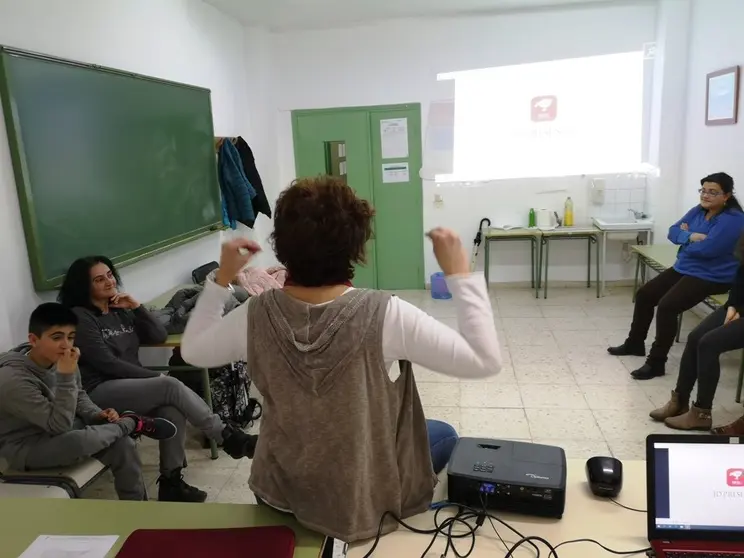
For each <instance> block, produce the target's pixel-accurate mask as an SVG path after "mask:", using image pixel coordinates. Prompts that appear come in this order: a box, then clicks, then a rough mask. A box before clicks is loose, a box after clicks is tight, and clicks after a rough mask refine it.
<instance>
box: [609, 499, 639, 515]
mask: <svg viewBox="0 0 744 558" xmlns="http://www.w3.org/2000/svg"><path fill="white" fill-rule="evenodd" d="M610 502H612V503H613V504H617V505H618V506H620V507H621V508H625V509H626V510H629V511H632V512H638V513H647V512H646V510H641V509H638V508H631V507H630V506H626V505H625V504H621V503H620V502H618V501H617V500H615V499H614V498H610Z"/></svg>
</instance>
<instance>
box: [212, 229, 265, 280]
mask: <svg viewBox="0 0 744 558" xmlns="http://www.w3.org/2000/svg"><path fill="white" fill-rule="evenodd" d="M260 251H261V246H259V245H258V243H257V242H254V241H253V240H248V239H247V238H236V239H233V240H231V241H229V242H225V243H224V244H223V245H222V253H221V254H220V268H219V269H218V270H217V274H216V275H215V279H214V282H215V283H217V284H218V285H220V286H222V287H227V286H228V285H229V284H230V283H232V280H233V279H235V276H236V275H237V274H238V273H240V271H241V270H242V269H243V268H244V267H245V266H246V265H248V262H250V261H251V260H252V259H253V257H254V256H255V255H256V254H258V253H259V252H260Z"/></svg>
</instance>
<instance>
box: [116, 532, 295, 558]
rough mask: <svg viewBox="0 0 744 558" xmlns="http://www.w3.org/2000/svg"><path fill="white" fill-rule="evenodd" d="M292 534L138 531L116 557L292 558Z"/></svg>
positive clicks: (293, 536)
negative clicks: (217, 557) (215, 557)
mask: <svg viewBox="0 0 744 558" xmlns="http://www.w3.org/2000/svg"><path fill="white" fill-rule="evenodd" d="M294 547H295V535H294V531H292V529H290V528H289V527H284V526H279V527H247V528H243V529H165V530H161V529H153V530H150V529H139V530H137V531H134V532H133V533H132V534H131V535H129V537H128V538H127V540H126V542H125V543H124V546H122V547H121V550H120V551H119V553H118V554H117V555H116V556H117V558H163V557H164V556H178V557H179V558H207V557H209V558H211V557H214V556H219V558H292V557H293V556H294Z"/></svg>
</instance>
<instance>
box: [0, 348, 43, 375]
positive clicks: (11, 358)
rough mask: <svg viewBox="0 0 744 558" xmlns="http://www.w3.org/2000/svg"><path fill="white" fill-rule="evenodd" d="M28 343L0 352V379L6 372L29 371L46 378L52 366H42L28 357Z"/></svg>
mask: <svg viewBox="0 0 744 558" xmlns="http://www.w3.org/2000/svg"><path fill="white" fill-rule="evenodd" d="M30 350H31V344H30V343H22V344H20V345H18V346H17V347H15V348H14V349H11V350H10V351H8V352H7V353H2V354H0V380H1V379H2V378H3V377H5V376H7V375H8V374H14V373H16V372H31V373H33V374H34V375H36V376H38V377H39V378H40V379H42V380H46V379H47V378H48V377H49V375H50V373H51V372H52V371H53V370H54V368H53V367H52V368H43V367H41V366H39V365H38V364H36V363H35V362H34V361H33V360H31V359H30V358H29V357H28V352H29V351H30Z"/></svg>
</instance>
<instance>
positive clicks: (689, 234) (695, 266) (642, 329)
mask: <svg viewBox="0 0 744 558" xmlns="http://www.w3.org/2000/svg"><path fill="white" fill-rule="evenodd" d="M700 184H701V185H702V188H700V190H699V192H700V205H698V206H695V207H693V208H692V209H691V210H690V211H688V212H687V214H686V215H685V216H684V217H682V219H680V220H679V221H677V222H676V223H674V224H673V225H672V226H671V227H669V235H668V238H669V240H670V241H671V242H673V243H674V244H677V245H679V252H678V255H677V261H676V262H675V264H674V267H672V268H670V269H667V270H666V271H663V272H662V273H660V274H659V275H657V276H656V277H654V278H653V279H651V280H650V281H649V282H648V283H646V284H645V285H643V286H642V287H641V288H640V289H639V290H638V293H637V294H636V301H635V309H634V311H633V323H632V324H631V326H630V333H629V334H628V338H627V339H626V340H625V342H624V343H623V344H622V345H620V346H618V347H610V348H609V349H607V350H608V352H609V353H610V354H612V355H617V356H624V355H635V356H646V346H645V342H646V336H647V335H648V330H649V327H650V326H651V321H652V320H653V319H654V307H658V310H657V312H656V338H655V339H654V343H653V345H652V346H651V351H650V352H649V354H648V358H647V359H646V363H645V364H644V365H643V366H641V367H640V368H639V369H638V370H634V371H633V372H631V375H632V376H633V378H635V379H636V380H649V379H651V378H656V377H657V376H663V375H664V373H665V367H666V360H667V354H668V353H669V349H670V348H671V347H672V343H674V337H675V334H676V332H677V320H678V318H679V315H680V314H682V313H683V312H685V311H687V310H689V309H690V308H692V307H694V306H696V305H697V304H699V303H701V302H702V301H703V300H705V299H706V298H707V297H709V296H711V295H716V294H723V293H725V292H726V291H728V290H729V288H730V287H731V282H732V281H733V279H734V275H735V274H736V268H737V266H738V261H737V259H736V257H735V256H734V249H735V247H736V242H737V240H738V238H739V236H740V235H741V233H742V229H744V213H742V208H741V205H739V202H738V201H737V200H736V198H735V197H734V194H733V192H734V180H733V179H732V178H731V177H730V176H729V175H728V174H726V173H724V172H718V173H715V174H711V175H710V176H706V177H705V178H703V179H702V180H700Z"/></svg>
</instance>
